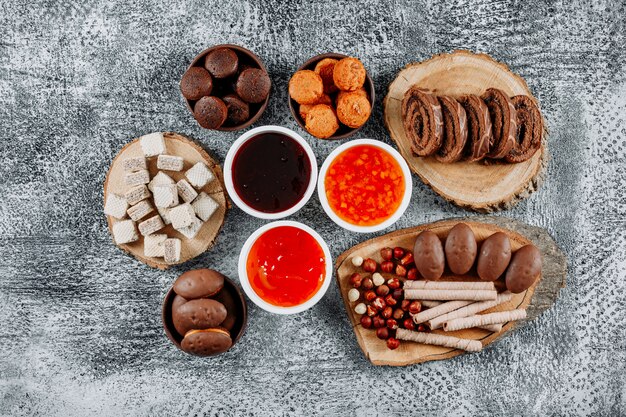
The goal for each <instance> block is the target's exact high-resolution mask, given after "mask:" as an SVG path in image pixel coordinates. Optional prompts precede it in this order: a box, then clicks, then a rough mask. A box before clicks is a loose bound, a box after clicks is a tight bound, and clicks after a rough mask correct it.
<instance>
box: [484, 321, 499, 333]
mask: <svg viewBox="0 0 626 417" xmlns="http://www.w3.org/2000/svg"><path fill="white" fill-rule="evenodd" d="M478 328H479V329H483V330H487V331H489V332H494V333H498V332H499V331H501V330H502V323H498V324H485V325H484V326H479V327H478Z"/></svg>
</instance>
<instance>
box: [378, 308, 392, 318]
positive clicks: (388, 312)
mask: <svg viewBox="0 0 626 417" xmlns="http://www.w3.org/2000/svg"><path fill="white" fill-rule="evenodd" d="M380 315H381V316H383V318H384V319H390V318H391V316H392V315H393V308H391V307H389V306H387V307H385V308H384V309H383V311H382V312H381V313H380Z"/></svg>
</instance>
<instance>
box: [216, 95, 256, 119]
mask: <svg viewBox="0 0 626 417" xmlns="http://www.w3.org/2000/svg"><path fill="white" fill-rule="evenodd" d="M222 100H223V101H224V103H225V104H226V108H228V116H227V117H226V123H227V124H229V125H231V126H237V125H240V124H242V123H244V122H245V121H246V120H248V119H249V118H250V106H248V103H246V102H245V101H243V100H242V99H240V98H239V97H237V96H236V95H235V94H229V95H227V96H224V97H223V98H222Z"/></svg>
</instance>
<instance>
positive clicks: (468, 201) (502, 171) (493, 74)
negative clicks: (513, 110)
mask: <svg viewBox="0 0 626 417" xmlns="http://www.w3.org/2000/svg"><path fill="white" fill-rule="evenodd" d="M413 85H417V86H419V87H422V88H424V89H426V90H430V91H431V92H433V93H434V94H437V95H447V96H452V97H459V96H461V95H464V94H477V95H481V94H482V93H484V92H485V90H486V89H487V88H490V87H495V88H499V89H501V90H503V91H504V92H505V93H507V94H509V95H510V96H515V95H527V96H530V97H532V98H533V99H534V97H533V95H532V93H531V92H530V89H529V88H528V85H526V81H524V79H523V78H522V77H520V76H519V75H517V74H515V73H513V72H512V71H511V70H510V69H509V68H508V67H507V66H506V65H504V64H502V63H500V62H498V61H496V60H494V59H493V58H491V57H490V56H489V55H485V54H474V53H472V52H469V51H455V52H452V53H450V54H441V55H435V56H434V57H432V58H431V59H429V60H426V61H423V62H419V63H413V64H409V65H407V66H406V67H405V68H404V69H402V70H401V71H400V72H399V73H398V75H397V77H396V79H395V80H394V81H393V82H392V83H391V84H390V85H389V92H388V93H387V96H386V97H385V100H384V112H385V115H384V120H385V125H386V126H387V130H388V131H389V134H390V135H391V138H392V139H393V140H394V141H395V142H396V144H397V146H398V149H399V150H400V153H401V154H402V156H403V157H404V159H406V161H407V163H408V164H409V166H410V167H411V170H412V171H413V172H415V173H416V174H417V175H418V176H419V177H420V178H421V179H422V181H423V182H424V184H426V185H428V186H430V187H431V188H432V189H433V190H434V191H435V192H436V193H437V194H439V195H441V196H442V197H443V198H445V199H446V200H448V201H450V202H452V203H454V204H456V205H458V206H460V207H463V208H466V209H470V210H475V211H479V212H485V213H488V212H493V211H498V210H502V209H508V208H510V207H511V206H513V205H514V204H516V203H517V202H518V201H520V200H522V199H524V198H526V197H528V196H529V195H530V194H531V193H532V192H533V191H535V190H536V189H537V188H538V187H539V185H540V184H541V183H542V182H543V177H544V175H545V170H546V165H547V163H548V159H549V155H548V151H547V148H546V135H545V132H544V140H543V146H542V148H541V149H540V150H539V151H537V153H536V154H535V155H534V156H533V157H532V158H531V159H529V160H528V161H525V162H521V163H518V164H505V163H490V164H488V165H487V164H485V163H481V162H464V161H460V162H455V163H451V164H446V163H442V162H439V161H437V160H436V159H435V158H431V157H428V158H423V157H417V156H415V155H413V153H412V152H411V143H410V140H409V139H408V138H407V137H406V135H405V133H404V127H403V125H402V122H403V120H402V111H401V107H402V99H403V98H404V94H405V93H406V91H407V90H408V89H409V88H411V87H412V86H413ZM535 101H536V99H535ZM544 126H546V124H545V122H544Z"/></svg>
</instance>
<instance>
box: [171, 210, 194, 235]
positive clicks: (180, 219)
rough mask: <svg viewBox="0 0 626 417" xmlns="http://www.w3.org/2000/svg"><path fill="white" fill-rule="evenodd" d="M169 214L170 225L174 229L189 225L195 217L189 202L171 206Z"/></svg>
mask: <svg viewBox="0 0 626 417" xmlns="http://www.w3.org/2000/svg"><path fill="white" fill-rule="evenodd" d="M169 215H170V220H171V222H172V226H173V227H174V229H176V230H180V229H182V228H183V227H187V226H189V225H190V224H191V223H192V222H193V219H195V218H196V213H195V212H194V211H193V207H191V204H189V203H185V204H181V205H179V206H176V207H172V208H171V209H170V212H169Z"/></svg>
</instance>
